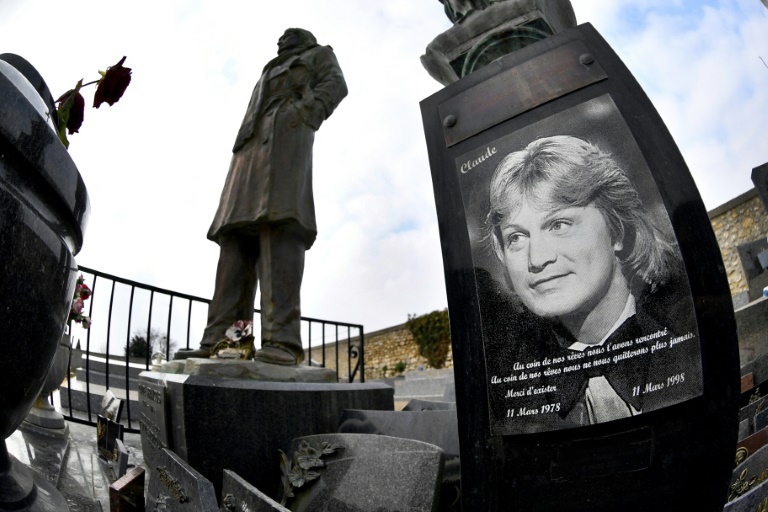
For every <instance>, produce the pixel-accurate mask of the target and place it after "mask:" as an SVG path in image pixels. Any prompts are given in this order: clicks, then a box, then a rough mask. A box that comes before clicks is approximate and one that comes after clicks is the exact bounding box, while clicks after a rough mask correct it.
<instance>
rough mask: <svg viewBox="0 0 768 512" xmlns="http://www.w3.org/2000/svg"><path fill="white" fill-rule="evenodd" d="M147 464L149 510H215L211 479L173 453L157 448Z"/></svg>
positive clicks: (205, 511)
mask: <svg viewBox="0 0 768 512" xmlns="http://www.w3.org/2000/svg"><path fill="white" fill-rule="evenodd" d="M147 465H148V466H149V467H150V469H151V471H152V476H151V477H150V478H149V491H148V492H147V501H148V503H147V504H148V507H147V508H148V509H149V510H164V511H167V512H173V511H189V512H216V511H218V509H219V506H218V503H217V502H216V491H215V490H214V488H213V484H212V483H211V482H210V480H208V479H206V478H205V477H204V476H203V475H201V474H200V473H198V472H197V471H195V470H194V469H193V468H192V466H190V465H189V464H187V463H186V462H184V461H183V460H182V459H181V457H179V456H178V455H176V454H175V453H173V452H172V451H170V450H168V449H166V448H162V449H160V450H159V451H158V452H157V454H156V457H155V460H154V461H153V462H152V464H147Z"/></svg>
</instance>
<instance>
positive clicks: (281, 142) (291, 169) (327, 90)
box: [208, 46, 347, 249]
mask: <svg viewBox="0 0 768 512" xmlns="http://www.w3.org/2000/svg"><path fill="white" fill-rule="evenodd" d="M346 94H347V86H346V83H345V82H344V76H343V74H342V72H341V68H340V67H339V64H338V62H337V60H336V56H335V55H334V53H333V50H332V49H331V47H330V46H313V47H311V48H309V49H307V50H304V51H303V52H301V53H299V54H298V55H293V56H291V57H289V58H288V59H287V60H285V61H283V62H279V63H275V64H271V65H268V66H267V68H266V69H265V71H264V73H263V74H262V76H261V78H260V79H259V81H258V83H257V84H256V87H255V88H254V90H253V95H252V96H251V101H250V103H249V105H248V110H247V111H246V113H245V118H244V119H243V123H242V125H241V127H240V131H239V132H238V134H237V139H236V142H235V146H234V148H233V152H234V154H233V155H232V161H231V163H230V167H229V174H228V175H227V179H226V182H225V184H224V189H223V190H222V193H221V200H220V202H219V208H218V210H217V211H216V216H215V217H214V219H213V223H212V224H211V228H210V229H209V231H208V238H209V239H211V240H213V241H217V238H218V237H219V236H220V235H222V234H225V233H226V232H228V231H231V230H233V229H238V230H243V229H245V230H247V229H249V228H252V227H258V225H260V224H264V223H271V224H275V223H281V222H288V223H296V224H297V225H298V227H299V228H300V229H301V231H302V233H303V236H304V240H305V245H306V248H307V249H309V248H310V247H311V246H312V243H313V242H314V240H315V238H316V236H317V224H316V221H315V205H314V198H313V195H312V145H313V143H314V139H315V131H316V130H317V129H318V128H319V127H320V123H322V121H323V120H324V119H327V118H328V116H330V115H331V113H332V112H333V110H334V109H335V108H336V106H337V105H338V104H339V103H340V102H341V100H342V99H343V98H344V97H345V96H346ZM315 102H319V105H318V104H317V103H315ZM313 103H314V105H315V107H316V108H315V111H314V113H313V109H312V105H313ZM319 106H322V108H318V107H319Z"/></svg>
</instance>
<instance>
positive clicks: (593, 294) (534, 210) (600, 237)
mask: <svg viewBox="0 0 768 512" xmlns="http://www.w3.org/2000/svg"><path fill="white" fill-rule="evenodd" d="M539 188H542V186H540V187H539ZM544 195H546V194H544ZM534 196H539V197H541V194H534ZM493 238H494V240H493V246H494V250H495V252H496V255H497V257H498V258H499V260H500V261H501V262H502V263H503V264H504V267H505V268H506V271H507V275H508V276H509V280H510V282H511V283H512V286H513V288H514V290H515V292H516V293H517V295H518V296H519V297H520V299H521V300H522V301H523V304H525V305H526V306H527V307H528V309H530V310H531V311H532V312H533V313H535V314H537V315H539V316H542V317H547V318H560V319H565V318H568V317H572V318H577V317H581V316H586V315H588V314H589V313H590V312H592V311H593V310H595V309H596V308H597V309H599V305H600V304H601V302H602V301H606V300H613V294H611V293H610V292H611V291H612V289H616V288H615V287H620V286H622V285H623V286H626V280H625V278H624V275H623V274H622V270H621V265H620V262H619V259H618V257H617V256H616V252H617V251H620V250H621V249H622V243H621V241H617V242H614V241H612V240H611V234H610V232H609V228H608V224H607V223H606V221H605V218H604V217H603V214H602V212H601V211H600V210H599V209H598V208H596V207H595V206H592V205H588V206H581V207H576V206H569V205H557V204H553V202H552V201H550V200H544V201H542V200H538V199H537V198H536V197H533V198H527V199H523V200H522V201H521V202H520V204H519V206H518V207H517V208H515V209H514V210H512V211H510V212H508V214H507V215H506V216H505V218H503V219H502V220H501V222H500V224H499V225H498V226H497V228H496V235H495V236H494V237H493Z"/></svg>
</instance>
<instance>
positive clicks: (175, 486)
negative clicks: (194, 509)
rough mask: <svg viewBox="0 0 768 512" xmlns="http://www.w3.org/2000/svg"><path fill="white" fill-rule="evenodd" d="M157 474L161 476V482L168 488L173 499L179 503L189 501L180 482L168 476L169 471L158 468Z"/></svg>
mask: <svg viewBox="0 0 768 512" xmlns="http://www.w3.org/2000/svg"><path fill="white" fill-rule="evenodd" d="M157 473H158V474H159V475H160V481H161V482H162V483H163V485H165V486H166V487H167V488H168V492H170V493H171V496H173V499H175V500H176V501H178V502H179V503H184V502H186V501H189V497H188V496H187V493H186V492H184V488H183V487H182V486H181V484H180V483H179V481H178V480H176V479H175V478H173V477H172V476H171V475H169V474H168V470H167V469H165V468H164V467H158V468H157Z"/></svg>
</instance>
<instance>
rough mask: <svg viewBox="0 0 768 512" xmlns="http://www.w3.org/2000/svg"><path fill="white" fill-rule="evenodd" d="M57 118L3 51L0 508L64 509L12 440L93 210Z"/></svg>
mask: <svg viewBox="0 0 768 512" xmlns="http://www.w3.org/2000/svg"><path fill="white" fill-rule="evenodd" d="M54 122H55V110H54V105H53V99H52V97H51V94H50V92H49V91H48V87H47V86H46V85H45V82H44V81H43V79H42V78H41V77H40V75H39V74H38V73H37V71H35V69H34V68H33V67H32V66H31V65H30V64H29V63H28V62H27V61H25V60H24V59H22V58H21V57H18V56H16V55H13V54H2V55H0V511H5V510H67V506H66V501H64V499H63V498H62V497H61V495H60V494H59V493H58V491H56V489H55V488H53V487H52V486H51V485H50V484H48V483H47V482H44V481H42V480H41V479H40V478H39V477H38V476H37V474H36V473H34V472H32V471H31V470H30V469H29V468H27V467H26V466H25V465H23V464H21V463H20V462H19V461H18V460H16V459H14V458H13V457H12V456H11V455H9V454H8V451H7V449H6V446H5V439H6V438H7V437H8V436H10V435H11V434H12V433H13V432H14V431H15V430H16V428H17V427H18V426H19V424H20V423H21V422H22V421H23V420H24V417H25V416H26V415H27V412H29V409H30V407H31V406H32V403H33V402H34V400H35V398H36V397H37V395H38V393H39V392H40V389H41V388H42V386H43V383H44V382H45V378H46V374H47V372H48V369H49V367H50V366H51V363H52V361H53V357H54V354H55V353H56V347H57V345H58V343H59V340H60V339H61V335H62V332H63V330H64V324H65V323H66V320H67V315H68V312H69V307H70V304H71V301H72V294H73V293H74V289H75V282H76V278H77V264H76V263H75V258H74V255H75V254H77V252H78V251H79V250H80V248H81V247H82V243H83V230H84V227H85V222H86V219H87V217H88V213H89V210H90V207H89V203H88V193H87V191H86V189H85V185H84V184H83V180H82V178H81V177H80V173H79V172H78V171H77V168H76V167H75V164H74V163H73V162H72V159H71V158H70V157H69V154H68V153H67V150H66V149H65V148H64V146H63V145H62V144H61V142H60V141H59V139H58V137H57V135H56V131H55V129H54Z"/></svg>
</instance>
